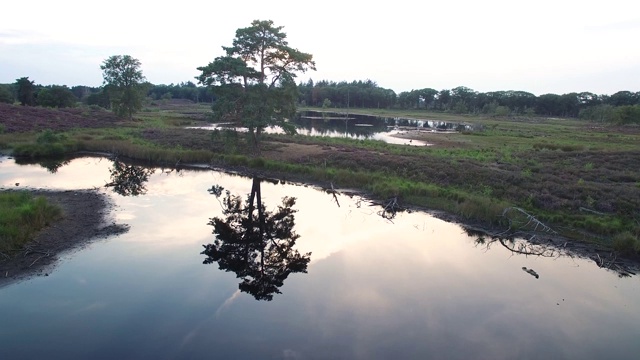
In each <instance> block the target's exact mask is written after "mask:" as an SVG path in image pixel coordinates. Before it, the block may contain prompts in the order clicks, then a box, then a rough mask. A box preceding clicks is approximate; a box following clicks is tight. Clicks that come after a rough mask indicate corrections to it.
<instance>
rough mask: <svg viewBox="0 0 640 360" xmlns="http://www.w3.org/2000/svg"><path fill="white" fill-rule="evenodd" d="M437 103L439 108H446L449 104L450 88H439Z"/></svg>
mask: <svg viewBox="0 0 640 360" xmlns="http://www.w3.org/2000/svg"><path fill="white" fill-rule="evenodd" d="M437 103H438V107H439V108H440V110H447V109H448V108H449V105H450V104H451V90H446V89H444V90H440V92H439V93H438V102H437Z"/></svg>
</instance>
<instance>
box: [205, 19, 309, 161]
mask: <svg viewBox="0 0 640 360" xmlns="http://www.w3.org/2000/svg"><path fill="white" fill-rule="evenodd" d="M282 29H283V27H282V26H274V24H273V21H271V20H263V21H261V20H254V21H253V22H252V23H251V26H249V27H246V28H241V29H238V30H236V37H235V39H234V40H233V44H232V46H230V47H225V46H223V47H222V49H223V50H224V51H225V53H226V55H224V56H220V57H217V58H216V59H215V60H214V61H213V62H211V63H209V64H208V65H207V66H202V67H198V70H199V71H201V74H200V75H199V76H198V77H196V79H198V81H199V83H200V84H203V85H206V86H210V87H211V88H212V89H213V91H214V94H215V95H216V100H215V101H214V103H213V112H214V116H215V117H217V118H218V119H219V120H223V121H231V122H235V123H237V124H240V125H242V126H245V127H247V128H248V129H249V133H250V134H251V136H252V138H253V142H254V146H255V147H256V149H257V148H258V140H259V137H260V134H261V132H262V131H263V130H264V128H265V127H268V126H280V127H282V128H283V129H284V130H285V131H288V132H294V131H295V128H293V127H290V126H287V125H288V124H287V123H286V121H285V120H286V119H287V118H290V117H292V116H294V115H295V110H296V102H297V98H298V94H297V90H296V83H295V82H294V81H293V79H294V78H295V77H296V73H299V72H306V71H307V70H309V69H311V70H315V62H314V61H313V56H312V55H311V54H307V53H304V52H301V51H299V50H297V49H295V48H292V47H290V46H289V44H288V42H287V41H286V37H287V35H286V34H285V33H284V32H283V31H282Z"/></svg>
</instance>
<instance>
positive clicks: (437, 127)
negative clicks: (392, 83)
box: [200, 111, 482, 146]
mask: <svg viewBox="0 0 640 360" xmlns="http://www.w3.org/2000/svg"><path fill="white" fill-rule="evenodd" d="M292 122H293V123H294V124H295V125H296V128H297V133H298V134H300V135H305V136H327V137H346V138H350V139H357V140H380V141H384V142H386V143H389V144H398V145H413V146H425V145H428V144H427V143H425V142H422V141H416V140H410V139H405V138H402V136H401V135H402V134H406V133H408V132H415V131H427V132H432V133H444V132H459V131H479V130H481V129H482V127H481V125H473V124H469V123H464V122H446V121H437V120H417V119H410V118H399V117H379V116H372V115H361V114H347V113H332V112H325V113H323V112H319V111H302V112H299V113H298V114H297V116H296V118H295V119H293V120H292ZM227 126H228V124H213V125H211V126H207V127H200V128H205V129H211V130H213V129H224V128H226V127H227ZM245 130H246V129H245ZM265 131H266V132H268V133H281V132H282V130H281V129H279V128H267V129H265Z"/></svg>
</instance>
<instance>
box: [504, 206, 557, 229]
mask: <svg viewBox="0 0 640 360" xmlns="http://www.w3.org/2000/svg"><path fill="white" fill-rule="evenodd" d="M514 211H515V212H517V213H519V214H520V215H524V217H525V220H526V223H525V224H523V225H521V224H515V225H516V227H518V228H530V227H533V231H541V232H545V233H551V234H558V233H557V232H556V231H555V230H553V229H552V228H551V227H549V226H547V225H545V224H544V223H543V222H542V221H540V220H538V219H536V218H535V216H533V215H531V214H529V213H528V212H526V211H525V210H524V209H522V208H519V207H507V208H505V209H504V210H503V211H502V217H504V218H507V220H508V221H509V229H507V231H505V233H506V232H509V231H511V229H512V228H513V225H514V221H515V219H514V218H513V217H509V213H511V212H514Z"/></svg>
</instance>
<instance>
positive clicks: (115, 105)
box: [100, 55, 147, 120]
mask: <svg viewBox="0 0 640 360" xmlns="http://www.w3.org/2000/svg"><path fill="white" fill-rule="evenodd" d="M100 69H102V76H103V78H104V84H105V89H106V91H107V94H108V95H109V99H110V101H111V108H112V109H113V111H114V112H115V113H116V114H117V115H118V116H121V117H125V116H126V117H128V118H129V120H133V114H134V113H136V112H138V111H139V110H140V109H142V104H143V99H144V97H145V94H146V92H147V88H146V86H145V85H144V84H143V81H144V76H143V75H142V70H140V61H139V60H138V59H134V58H133V57H131V56H130V55H113V56H111V57H109V58H108V59H106V60H105V61H104V62H103V63H102V65H101V66H100Z"/></svg>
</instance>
